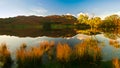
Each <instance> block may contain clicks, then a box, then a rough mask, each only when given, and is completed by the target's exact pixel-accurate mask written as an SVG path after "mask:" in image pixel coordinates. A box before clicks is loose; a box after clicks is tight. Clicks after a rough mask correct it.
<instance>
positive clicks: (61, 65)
mask: <svg viewBox="0 0 120 68" xmlns="http://www.w3.org/2000/svg"><path fill="white" fill-rule="evenodd" d="M2 45H3V44H2ZM0 55H4V58H6V57H9V58H10V52H9V51H8V50H7V47H6V45H5V44H4V45H3V46H1V47H0ZM4 58H3V59H4ZM43 59H48V60H47V61H43ZM101 59H102V57H101V48H100V47H99V46H98V42H97V41H96V40H94V39H91V38H89V39H86V40H84V41H83V42H82V43H80V44H78V45H75V46H74V47H70V46H69V45H68V44H66V43H58V44H57V45H56V46H55V44H54V42H53V41H43V42H42V43H40V45H39V46H33V47H30V48H27V45H26V44H25V43H23V44H22V45H21V46H20V48H19V49H17V51H16V60H17V68H45V66H44V65H46V66H47V65H50V64H51V63H52V64H53V63H54V64H58V65H50V66H51V67H55V66H56V67H57V68H73V67H76V66H77V67H76V68H79V67H80V66H79V65H82V64H83V65H84V64H85V65H87V64H90V65H91V64H92V65H93V66H94V65H99V64H100V62H101ZM7 60H8V59H7ZM5 61H6V60H5ZM6 62H7V61H6ZM44 62H46V63H45V64H44ZM7 63H8V62H7ZM83 67H84V66H83ZM83 67H81V68H83Z"/></svg>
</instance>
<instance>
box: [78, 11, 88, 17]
mask: <svg viewBox="0 0 120 68" xmlns="http://www.w3.org/2000/svg"><path fill="white" fill-rule="evenodd" d="M81 14H82V15H88V16H89V14H88V13H83V12H80V13H78V14H77V17H78V16H79V15H81Z"/></svg>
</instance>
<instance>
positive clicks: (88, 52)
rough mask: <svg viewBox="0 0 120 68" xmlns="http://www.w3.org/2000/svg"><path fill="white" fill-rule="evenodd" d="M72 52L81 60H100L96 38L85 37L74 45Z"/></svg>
mask: <svg viewBox="0 0 120 68" xmlns="http://www.w3.org/2000/svg"><path fill="white" fill-rule="evenodd" d="M74 53H75V55H76V58H78V59H79V60H81V61H83V62H89V61H90V62H96V61H99V60H101V48H100V47H99V46H98V43H97V41H96V40H93V39H86V40H84V41H83V42H82V43H80V44H78V45H76V46H75V49H74Z"/></svg>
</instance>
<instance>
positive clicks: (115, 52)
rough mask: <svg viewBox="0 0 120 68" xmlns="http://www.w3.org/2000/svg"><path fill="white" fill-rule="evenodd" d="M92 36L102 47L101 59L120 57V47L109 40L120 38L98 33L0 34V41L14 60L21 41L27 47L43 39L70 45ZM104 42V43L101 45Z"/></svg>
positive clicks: (118, 39)
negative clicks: (19, 35) (70, 35)
mask: <svg viewBox="0 0 120 68" xmlns="http://www.w3.org/2000/svg"><path fill="white" fill-rule="evenodd" d="M89 37H92V38H94V39H96V40H97V41H98V42H99V46H100V47H101V48H102V57H103V61H108V60H111V59H112V58H114V57H118V58H120V48H116V47H114V46H111V45H110V43H109V42H110V40H113V41H118V42H119V43H120V38H119V37H118V38H117V39H110V38H107V37H105V36H104V34H98V35H92V36H90V35H84V34H77V35H75V36H73V37H65V38H61V37H57V38H53V37H46V36H43V37H17V36H9V35H1V36H0V43H6V44H7V47H8V49H9V50H10V52H11V55H12V59H14V60H15V52H16V50H17V49H19V47H20V45H21V44H23V43H26V44H27V47H28V48H29V47H31V46H38V45H40V43H41V42H43V41H54V42H55V44H57V43H59V42H60V43H67V44H69V45H70V46H74V45H76V44H78V43H80V42H81V41H83V40H84V39H86V38H89ZM103 44H104V45H103Z"/></svg>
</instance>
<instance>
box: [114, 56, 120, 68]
mask: <svg viewBox="0 0 120 68" xmlns="http://www.w3.org/2000/svg"><path fill="white" fill-rule="evenodd" d="M112 64H113V68H120V61H119V59H118V58H114V59H113V60H112Z"/></svg>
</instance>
